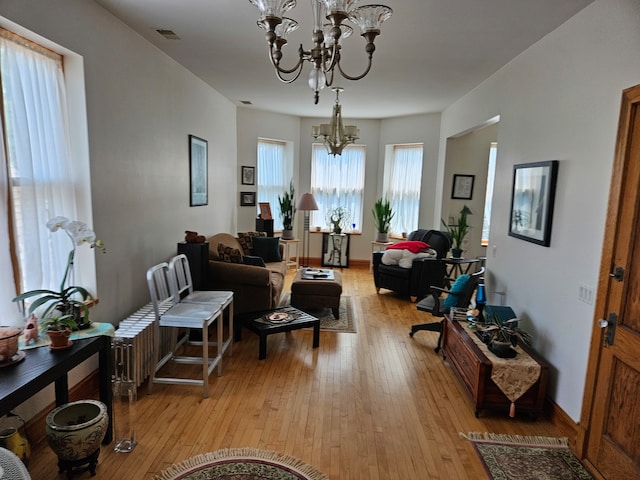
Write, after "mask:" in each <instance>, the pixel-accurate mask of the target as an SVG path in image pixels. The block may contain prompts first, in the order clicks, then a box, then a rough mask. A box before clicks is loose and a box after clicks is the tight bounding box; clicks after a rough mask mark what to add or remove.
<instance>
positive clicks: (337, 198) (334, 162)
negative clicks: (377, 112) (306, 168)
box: [310, 144, 366, 232]
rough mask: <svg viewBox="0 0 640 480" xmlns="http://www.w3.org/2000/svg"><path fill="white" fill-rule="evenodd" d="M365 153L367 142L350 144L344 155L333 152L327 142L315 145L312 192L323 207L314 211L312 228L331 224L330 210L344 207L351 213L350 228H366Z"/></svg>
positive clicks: (351, 230) (354, 230) (355, 230)
mask: <svg viewBox="0 0 640 480" xmlns="http://www.w3.org/2000/svg"><path fill="white" fill-rule="evenodd" d="M365 154H366V150H365V147H364V146H363V145H349V146H348V147H346V148H345V149H344V150H343V151H342V155H329V154H328V152H327V148H326V147H325V146H324V145H321V144H314V145H313V150H312V161H311V193H312V194H313V197H314V198H315V200H316V203H317V204H318V208H319V209H318V210H317V211H314V212H311V217H310V222H311V223H310V227H311V228H315V227H316V226H318V227H322V228H327V227H329V223H328V222H327V212H328V211H329V210H331V209H333V208H336V207H344V208H345V209H346V210H347V211H348V212H349V213H350V215H351V218H350V221H349V224H350V226H349V227H347V229H346V231H347V232H361V231H362V194H363V191H364V166H365ZM354 224H355V227H354V226H353V225H354Z"/></svg>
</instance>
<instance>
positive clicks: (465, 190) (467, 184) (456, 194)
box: [451, 174, 476, 200]
mask: <svg viewBox="0 0 640 480" xmlns="http://www.w3.org/2000/svg"><path fill="white" fill-rule="evenodd" d="M475 179H476V176H475V175H458V174H454V175H453V186H452V187H451V198H454V199H459V200H471V198H472V197H473V182H474V181H475Z"/></svg>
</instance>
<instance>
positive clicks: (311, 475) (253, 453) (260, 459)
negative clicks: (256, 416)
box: [154, 448, 329, 480]
mask: <svg viewBox="0 0 640 480" xmlns="http://www.w3.org/2000/svg"><path fill="white" fill-rule="evenodd" d="M237 479H242V480H329V477H327V476H326V475H324V474H323V473H321V472H320V471H318V470H316V469H315V468H314V467H312V466H311V465H308V464H306V463H304V462H301V461H300V460H298V459H297V458H295V457H291V456H289V455H283V454H281V453H278V452H270V451H267V450H258V449H256V448H225V449H222V450H216V451H215V452H210V453H205V454H203V455H197V456H195V457H192V458H189V459H188V460H185V461H184V462H182V463H179V464H174V465H172V466H171V467H169V468H167V469H166V470H164V471H163V472H161V473H160V474H159V475H156V476H155V479H154V480H237Z"/></svg>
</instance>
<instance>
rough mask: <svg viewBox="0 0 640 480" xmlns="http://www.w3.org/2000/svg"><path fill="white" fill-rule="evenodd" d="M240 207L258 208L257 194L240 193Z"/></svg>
mask: <svg viewBox="0 0 640 480" xmlns="http://www.w3.org/2000/svg"><path fill="white" fill-rule="evenodd" d="M240 206H241V207H255V206H256V192H240Z"/></svg>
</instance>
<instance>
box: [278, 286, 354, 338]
mask: <svg viewBox="0 0 640 480" xmlns="http://www.w3.org/2000/svg"><path fill="white" fill-rule="evenodd" d="M290 298H291V296H290V294H287V295H285V296H284V298H283V299H282V301H281V302H280V305H281V306H284V305H289V304H290ZM307 313H308V314H310V315H313V316H314V317H318V318H319V319H320V330H326V331H333V332H346V333H356V325H355V320H354V318H353V309H352V308H351V297H348V296H345V295H342V296H341V297H340V318H338V319H335V318H334V317H333V313H332V312H331V309H330V308H321V309H319V310H311V309H310V310H307Z"/></svg>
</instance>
